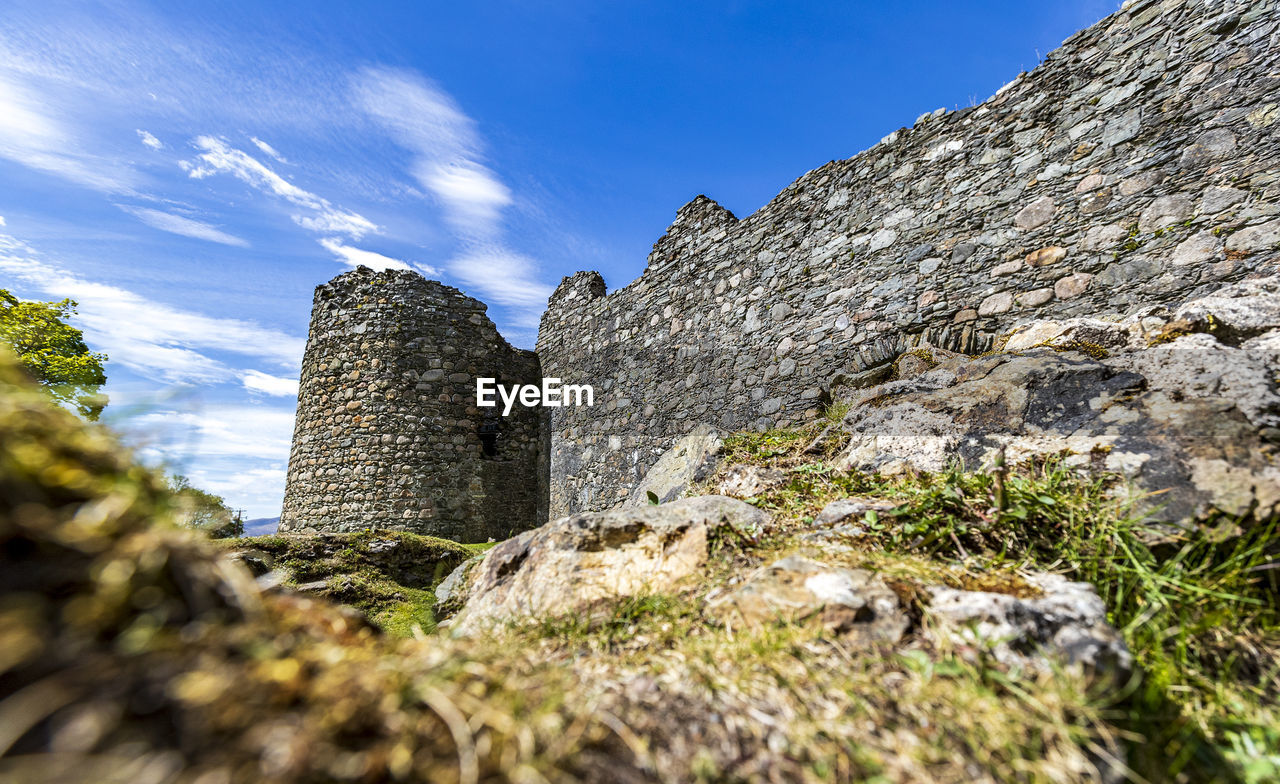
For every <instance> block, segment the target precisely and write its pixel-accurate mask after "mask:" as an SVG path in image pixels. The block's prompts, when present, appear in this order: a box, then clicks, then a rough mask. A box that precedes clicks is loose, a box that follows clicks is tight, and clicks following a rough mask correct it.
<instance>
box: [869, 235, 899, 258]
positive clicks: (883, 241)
mask: <svg viewBox="0 0 1280 784" xmlns="http://www.w3.org/2000/svg"><path fill="white" fill-rule="evenodd" d="M897 240H898V233H897V232H896V231H894V230H893V229H881V230H880V231H877V232H876V233H875V234H873V235H871V244H870V245H868V246H867V248H868V250H870V251H871V252H873V253H874V252H875V251H878V250H883V249H885V248H887V247H889V246H890V245H892V244H893V243H894V242H896V241H897Z"/></svg>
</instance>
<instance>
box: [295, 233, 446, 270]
mask: <svg viewBox="0 0 1280 784" xmlns="http://www.w3.org/2000/svg"><path fill="white" fill-rule="evenodd" d="M320 244H321V245H322V246H324V248H325V250H327V251H329V252H330V253H332V254H333V255H335V256H337V257H338V260H339V261H341V262H342V263H343V264H346V265H347V266H348V267H360V266H364V267H368V268H370V269H375V270H385V269H397V270H410V269H416V270H418V271H419V272H421V273H422V274H424V275H439V274H440V270H438V269H436V268H435V267H432V266H429V265H427V264H418V263H412V264H411V263H409V262H407V261H401V260H400V259H393V258H391V257H390V256H384V255H382V254H381V253H374V252H373V251H371V250H361V249H360V248H353V247H351V246H350V245H343V244H342V242H341V241H340V240H337V239H334V238H332V237H329V238H326V239H322V240H320Z"/></svg>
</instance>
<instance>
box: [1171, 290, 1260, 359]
mask: <svg viewBox="0 0 1280 784" xmlns="http://www.w3.org/2000/svg"><path fill="white" fill-rule="evenodd" d="M1174 319H1175V320H1176V321H1179V322H1183V323H1185V324H1187V325H1188V326H1189V327H1190V328H1191V329H1194V330H1195V331H1197V332H1209V333H1212V334H1213V335H1215V336H1217V337H1218V338H1219V339H1220V340H1223V341H1225V342H1228V343H1237V342H1239V341H1241V340H1244V339H1247V338H1251V337H1256V336H1258V335H1261V334H1263V333H1265V332H1270V331H1272V330H1275V329H1280V277H1268V278H1261V279H1258V280H1247V281H1244V282H1242V283H1237V284H1235V285H1231V286H1226V287H1224V288H1222V289H1219V290H1218V291H1216V292H1214V293H1213V294H1210V295H1209V296H1207V297H1202V298H1200V299H1196V300H1192V301H1190V302H1188V303H1186V304H1184V305H1182V306H1181V307H1179V308H1177V309H1176V310H1175V311H1174Z"/></svg>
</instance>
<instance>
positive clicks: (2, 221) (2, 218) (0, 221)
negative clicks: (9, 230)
mask: <svg viewBox="0 0 1280 784" xmlns="http://www.w3.org/2000/svg"><path fill="white" fill-rule="evenodd" d="M3 225H5V223H4V216H3V215H0V226H3Z"/></svg>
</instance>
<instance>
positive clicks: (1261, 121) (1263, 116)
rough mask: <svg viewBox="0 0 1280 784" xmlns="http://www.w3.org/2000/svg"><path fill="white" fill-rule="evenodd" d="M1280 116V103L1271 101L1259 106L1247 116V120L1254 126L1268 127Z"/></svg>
mask: <svg viewBox="0 0 1280 784" xmlns="http://www.w3.org/2000/svg"><path fill="white" fill-rule="evenodd" d="M1276 118H1280V104H1274V103H1269V104H1267V105H1266V106H1259V107H1258V108H1257V109H1254V110H1253V111H1251V112H1249V114H1247V115H1246V116H1245V118H1244V119H1245V122H1247V123H1249V124H1250V125H1252V126H1253V127H1254V128H1266V127H1268V126H1270V125H1271V124H1272V123H1274V122H1275V121H1276Z"/></svg>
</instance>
